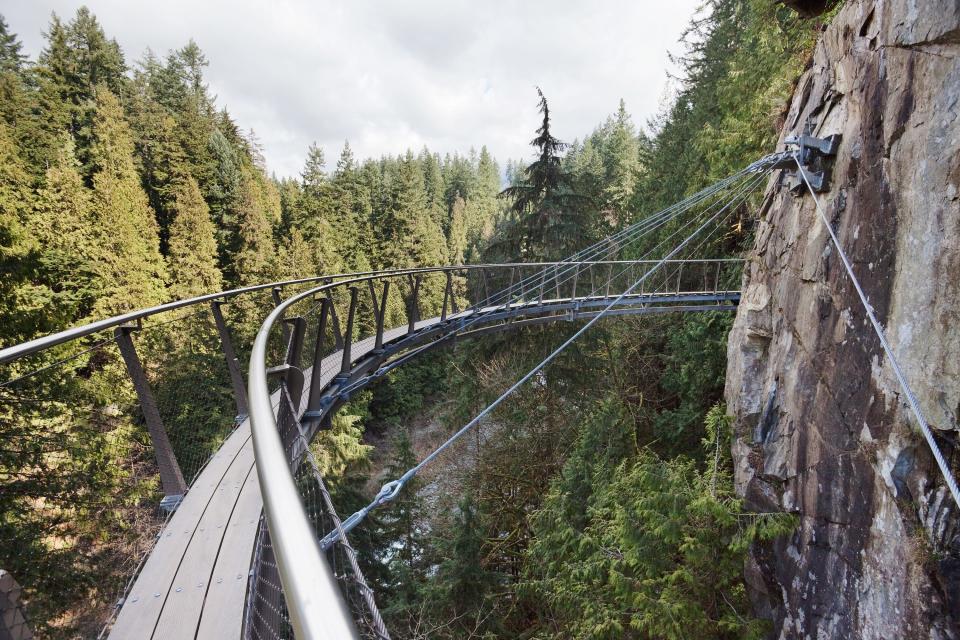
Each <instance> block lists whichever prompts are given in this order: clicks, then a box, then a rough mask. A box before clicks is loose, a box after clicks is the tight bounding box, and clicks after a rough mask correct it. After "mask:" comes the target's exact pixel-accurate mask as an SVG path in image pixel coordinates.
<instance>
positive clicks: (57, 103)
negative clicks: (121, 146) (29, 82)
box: [38, 7, 128, 179]
mask: <svg viewBox="0 0 960 640" xmlns="http://www.w3.org/2000/svg"><path fill="white" fill-rule="evenodd" d="M46 38H47V46H46V47H45V48H44V49H43V51H42V52H41V53H40V58H39V63H40V64H39V66H38V73H39V76H40V80H41V91H42V92H43V94H44V97H43V98H42V100H43V102H44V103H45V107H46V111H47V115H48V117H49V118H51V120H52V121H53V122H52V123H53V124H54V126H57V127H61V126H65V127H66V128H67V129H68V130H69V131H70V133H71V134H73V136H74V138H75V140H76V143H77V146H76V153H77V157H78V158H79V159H80V161H81V163H82V165H83V168H84V169H83V173H84V176H85V177H87V178H88V179H89V176H90V175H92V173H93V170H94V169H93V167H91V164H90V162H91V160H90V154H91V151H90V147H91V146H92V145H93V135H94V133H93V128H94V123H93V119H94V117H95V111H96V109H97V108H98V106H97V101H98V95H99V93H101V91H100V88H101V87H105V88H106V90H107V91H109V92H112V93H113V94H115V95H120V94H121V93H122V92H123V89H124V87H125V86H126V84H127V82H128V80H127V77H126V70H127V67H126V62H125V61H124V58H123V53H122V52H121V50H120V45H118V44H117V41H116V40H108V39H107V36H106V34H104V32H103V29H102V28H101V27H100V23H99V22H97V19H96V17H94V15H93V14H92V13H91V12H90V10H89V9H87V8H86V7H80V8H79V9H78V10H77V13H76V15H75V16H74V18H73V20H71V21H70V22H68V23H67V24H63V23H62V22H61V21H60V18H58V17H57V16H56V14H54V16H53V18H52V19H51V22H50V27H49V29H48V31H47V34H46Z"/></svg>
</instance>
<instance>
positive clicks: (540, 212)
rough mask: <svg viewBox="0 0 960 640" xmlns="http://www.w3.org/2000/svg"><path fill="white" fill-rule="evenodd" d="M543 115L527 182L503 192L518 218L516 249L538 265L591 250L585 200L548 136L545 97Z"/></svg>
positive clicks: (558, 144)
mask: <svg viewBox="0 0 960 640" xmlns="http://www.w3.org/2000/svg"><path fill="white" fill-rule="evenodd" d="M537 94H538V95H539V96H540V113H542V114H543V122H542V123H541V125H540V128H539V129H537V137H535V138H534V139H533V140H532V141H531V142H530V144H531V145H532V146H533V147H535V148H536V149H537V150H538V157H537V159H536V160H535V161H534V162H533V163H531V164H530V165H528V166H527V167H526V169H525V170H524V173H523V180H522V181H521V182H520V183H519V184H516V185H513V186H510V187H507V188H506V189H504V190H503V191H502V192H501V195H502V196H503V197H506V198H509V199H511V200H512V201H513V205H512V206H513V211H514V212H515V213H516V215H517V216H518V217H519V227H520V228H519V232H520V233H519V237H518V238H517V240H518V241H519V242H518V244H519V246H518V249H519V250H520V251H521V252H522V253H523V254H525V255H530V256H531V257H533V258H536V259H548V258H561V257H563V256H565V255H567V254H569V253H571V252H572V251H573V250H575V249H576V248H577V247H580V246H584V245H587V244H589V239H590V237H591V235H592V234H591V230H590V229H589V228H588V221H587V220H585V219H584V216H583V214H582V210H581V209H582V207H583V206H584V205H585V204H586V198H584V197H583V196H581V195H579V194H577V193H576V192H575V191H574V188H573V181H572V178H571V176H570V175H569V174H568V173H567V172H565V171H564V170H563V167H562V164H561V155H560V154H561V152H562V151H563V150H564V149H566V148H567V144H566V143H565V142H561V141H560V140H558V139H557V138H555V137H554V136H553V134H552V133H551V131H550V107H549V105H548V104H547V99H546V97H545V96H544V95H543V91H541V90H540V88H539V87H538V88H537Z"/></svg>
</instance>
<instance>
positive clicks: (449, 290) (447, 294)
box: [440, 271, 453, 322]
mask: <svg viewBox="0 0 960 640" xmlns="http://www.w3.org/2000/svg"><path fill="white" fill-rule="evenodd" d="M444 274H445V275H446V277H447V281H446V284H444V287H443V308H442V309H441V310H440V322H446V320H447V304H448V303H449V302H450V300H451V299H452V298H453V274H452V273H451V272H450V271H444Z"/></svg>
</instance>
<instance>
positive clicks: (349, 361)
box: [337, 287, 360, 379]
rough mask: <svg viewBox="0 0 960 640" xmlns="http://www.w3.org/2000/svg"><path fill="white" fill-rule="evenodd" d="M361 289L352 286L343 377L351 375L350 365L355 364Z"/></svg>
mask: <svg viewBox="0 0 960 640" xmlns="http://www.w3.org/2000/svg"><path fill="white" fill-rule="evenodd" d="M358 293H360V290H359V289H357V288H356V287H350V310H349V311H348V312H347V330H346V331H345V332H344V334H343V359H342V360H341V361H340V375H339V376H337V377H338V378H341V379H346V378H349V377H350V365H351V364H353V357H352V356H351V351H352V349H351V348H352V347H353V319H354V317H355V316H356V314H357V294H358Z"/></svg>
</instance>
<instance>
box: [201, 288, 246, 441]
mask: <svg viewBox="0 0 960 640" xmlns="http://www.w3.org/2000/svg"><path fill="white" fill-rule="evenodd" d="M222 304H223V300H213V301H211V302H210V311H211V312H212V313H213V321H214V322H215V323H216V325H217V333H218V334H220V347H221V349H223V357H224V358H225V359H226V360H227V370H228V371H229V372H230V382H231V383H232V385H233V399H234V400H235V401H236V403H237V418H236V420H237V424H240V423H241V422H243V421H244V420H245V419H246V418H247V385H246V384H244V382H243V374H242V373H241V372H240V361H239V360H238V359H237V352H236V351H234V349H233V341H232V340H231V339H230V329H229V328H228V327H227V323H226V321H225V320H224V319H223V311H222V310H221V309H220V305H222Z"/></svg>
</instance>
